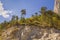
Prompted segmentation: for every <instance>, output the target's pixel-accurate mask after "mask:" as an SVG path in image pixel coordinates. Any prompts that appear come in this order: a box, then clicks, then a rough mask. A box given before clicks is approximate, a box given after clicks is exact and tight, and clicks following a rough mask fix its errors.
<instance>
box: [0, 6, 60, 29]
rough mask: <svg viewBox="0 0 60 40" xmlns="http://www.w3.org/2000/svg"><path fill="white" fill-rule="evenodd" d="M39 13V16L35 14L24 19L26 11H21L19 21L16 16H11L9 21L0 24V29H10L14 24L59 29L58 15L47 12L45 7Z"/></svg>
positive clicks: (59, 18) (59, 17)
mask: <svg viewBox="0 0 60 40" xmlns="http://www.w3.org/2000/svg"><path fill="white" fill-rule="evenodd" d="M40 13H41V14H39V15H38V13H35V15H32V16H31V17H30V18H25V15H26V10H25V9H23V10H21V19H19V18H18V16H12V19H11V21H9V22H6V21H4V22H3V24H1V25H2V26H1V25H0V28H2V27H11V26H14V25H16V24H19V25H21V24H26V25H27V24H28V25H30V24H31V25H37V26H40V27H54V28H57V29H60V16H59V15H58V14H56V13H54V12H53V11H51V10H47V8H46V7H42V8H41V11H40Z"/></svg>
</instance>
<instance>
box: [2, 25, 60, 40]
mask: <svg viewBox="0 0 60 40" xmlns="http://www.w3.org/2000/svg"><path fill="white" fill-rule="evenodd" d="M1 38H2V39H1V40H60V30H57V29H55V28H41V27H39V26H31V25H25V26H21V25H19V26H12V27H10V28H8V29H7V30H4V32H3V33H2V35H1Z"/></svg>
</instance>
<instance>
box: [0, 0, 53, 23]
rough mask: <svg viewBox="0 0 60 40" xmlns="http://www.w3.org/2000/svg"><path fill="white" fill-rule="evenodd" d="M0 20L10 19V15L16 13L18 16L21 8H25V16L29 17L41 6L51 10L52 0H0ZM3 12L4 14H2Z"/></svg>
mask: <svg viewBox="0 0 60 40" xmlns="http://www.w3.org/2000/svg"><path fill="white" fill-rule="evenodd" d="M0 2H1V3H0V6H1V4H2V6H1V7H0V10H2V12H3V13H2V12H1V11H0V14H1V15H0V22H3V21H4V20H7V21H8V20H10V19H11V17H12V15H18V16H19V17H20V14H21V12H20V11H21V10H22V9H26V11H27V12H26V13H27V15H26V17H30V16H31V15H32V14H34V13H35V12H38V11H39V10H40V8H41V7H42V6H45V7H47V8H48V10H53V8H54V0H0ZM4 13H5V14H4Z"/></svg>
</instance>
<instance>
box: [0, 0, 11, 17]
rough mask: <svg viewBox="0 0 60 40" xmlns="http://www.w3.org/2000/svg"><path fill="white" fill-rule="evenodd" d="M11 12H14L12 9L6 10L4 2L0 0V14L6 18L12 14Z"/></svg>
mask: <svg viewBox="0 0 60 40" xmlns="http://www.w3.org/2000/svg"><path fill="white" fill-rule="evenodd" d="M9 13H12V11H9V10H4V7H3V3H2V2H1V1H0V15H1V16H3V17H4V18H8V17H9V16H10V15H9Z"/></svg>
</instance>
